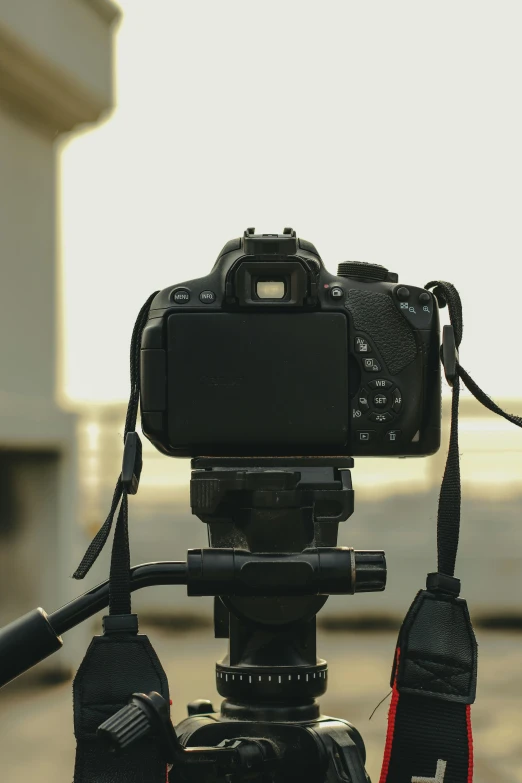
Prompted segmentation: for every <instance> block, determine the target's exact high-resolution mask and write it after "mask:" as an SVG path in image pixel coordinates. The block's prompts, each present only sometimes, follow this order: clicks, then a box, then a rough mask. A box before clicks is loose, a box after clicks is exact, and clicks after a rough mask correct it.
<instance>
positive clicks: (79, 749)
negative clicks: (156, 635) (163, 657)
mask: <svg viewBox="0 0 522 783" xmlns="http://www.w3.org/2000/svg"><path fill="white" fill-rule="evenodd" d="M150 691H157V692H158V693H160V694H161V695H162V696H163V697H164V698H165V699H166V700H167V701H169V689H168V683H167V678H166V676H165V672H164V671H163V668H162V666H161V663H160V662H159V659H158V656H157V655H156V653H155V651H154V649H153V647H152V645H151V643H150V641H149V639H148V637H147V636H145V635H142V634H139V635H138V634H136V635H134V634H118V633H112V634H106V635H105V636H95V637H94V638H93V640H92V641H91V644H90V645H89V649H88V650H87V653H86V655H85V658H84V659H83V662H82V664H81V666H80V668H79V669H78V673H77V674H76V677H75V679H74V684H73V703H74V734H75V737H76V743H77V745H76V764H75V769H74V783H165V780H166V774H167V773H166V769H167V765H166V761H165V760H164V759H163V758H162V757H161V755H160V752H159V749H158V746H157V745H156V743H155V742H154V741H153V740H151V739H148V738H147V739H145V740H142V741H139V742H137V743H136V744H135V745H132V746H131V747H129V748H128V749H126V750H125V751H124V752H123V753H122V754H120V755H115V754H114V753H112V752H111V751H110V750H109V749H108V748H106V747H105V746H104V744H103V743H102V742H101V741H100V740H98V738H97V736H96V730H97V728H98V726H99V725H100V724H101V723H103V721H104V720H106V719H107V718H109V717H110V716H111V715H114V713H115V712H117V711H118V710H120V709H121V708H122V707H124V706H125V705H126V704H127V702H128V700H129V698H130V697H131V696H132V694H133V693H149V692H150Z"/></svg>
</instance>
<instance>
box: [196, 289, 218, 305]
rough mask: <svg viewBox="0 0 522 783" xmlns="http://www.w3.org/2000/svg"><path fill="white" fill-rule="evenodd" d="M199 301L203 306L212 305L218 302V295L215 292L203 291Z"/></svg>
mask: <svg viewBox="0 0 522 783" xmlns="http://www.w3.org/2000/svg"><path fill="white" fill-rule="evenodd" d="M199 301H200V302H203V304H212V302H215V301H216V295H215V293H214V291H202V292H201V293H200V295H199Z"/></svg>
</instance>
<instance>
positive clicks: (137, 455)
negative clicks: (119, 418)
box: [121, 432, 143, 495]
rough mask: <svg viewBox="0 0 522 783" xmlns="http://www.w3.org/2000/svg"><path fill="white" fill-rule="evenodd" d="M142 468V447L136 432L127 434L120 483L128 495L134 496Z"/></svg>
mask: <svg viewBox="0 0 522 783" xmlns="http://www.w3.org/2000/svg"><path fill="white" fill-rule="evenodd" d="M142 467H143V459H142V445H141V440H140V436H139V435H138V433H137V432H128V433H127V435H126V437H125V447H124V449H123V462H122V466H121V483H122V484H123V486H124V488H125V489H126V490H127V494H128V495H135V494H136V493H137V491H138V487H139V484H140V476H141V469H142Z"/></svg>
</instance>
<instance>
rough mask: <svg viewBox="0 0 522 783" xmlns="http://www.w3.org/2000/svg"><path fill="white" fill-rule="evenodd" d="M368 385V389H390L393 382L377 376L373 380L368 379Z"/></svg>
mask: <svg viewBox="0 0 522 783" xmlns="http://www.w3.org/2000/svg"><path fill="white" fill-rule="evenodd" d="M368 386H369V387H370V389H391V387H392V386H393V383H392V382H391V381H387V380H385V379H384V378H377V379H376V380H375V381H370V382H369V383H368Z"/></svg>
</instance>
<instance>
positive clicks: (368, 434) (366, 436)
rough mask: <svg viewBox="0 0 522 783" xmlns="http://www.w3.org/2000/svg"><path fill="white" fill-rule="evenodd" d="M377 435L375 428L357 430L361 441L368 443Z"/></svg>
mask: <svg viewBox="0 0 522 783" xmlns="http://www.w3.org/2000/svg"><path fill="white" fill-rule="evenodd" d="M374 436H375V430H357V432H356V433H355V437H356V439H357V440H358V442H359V443H368V441H370V440H373V438H374Z"/></svg>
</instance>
